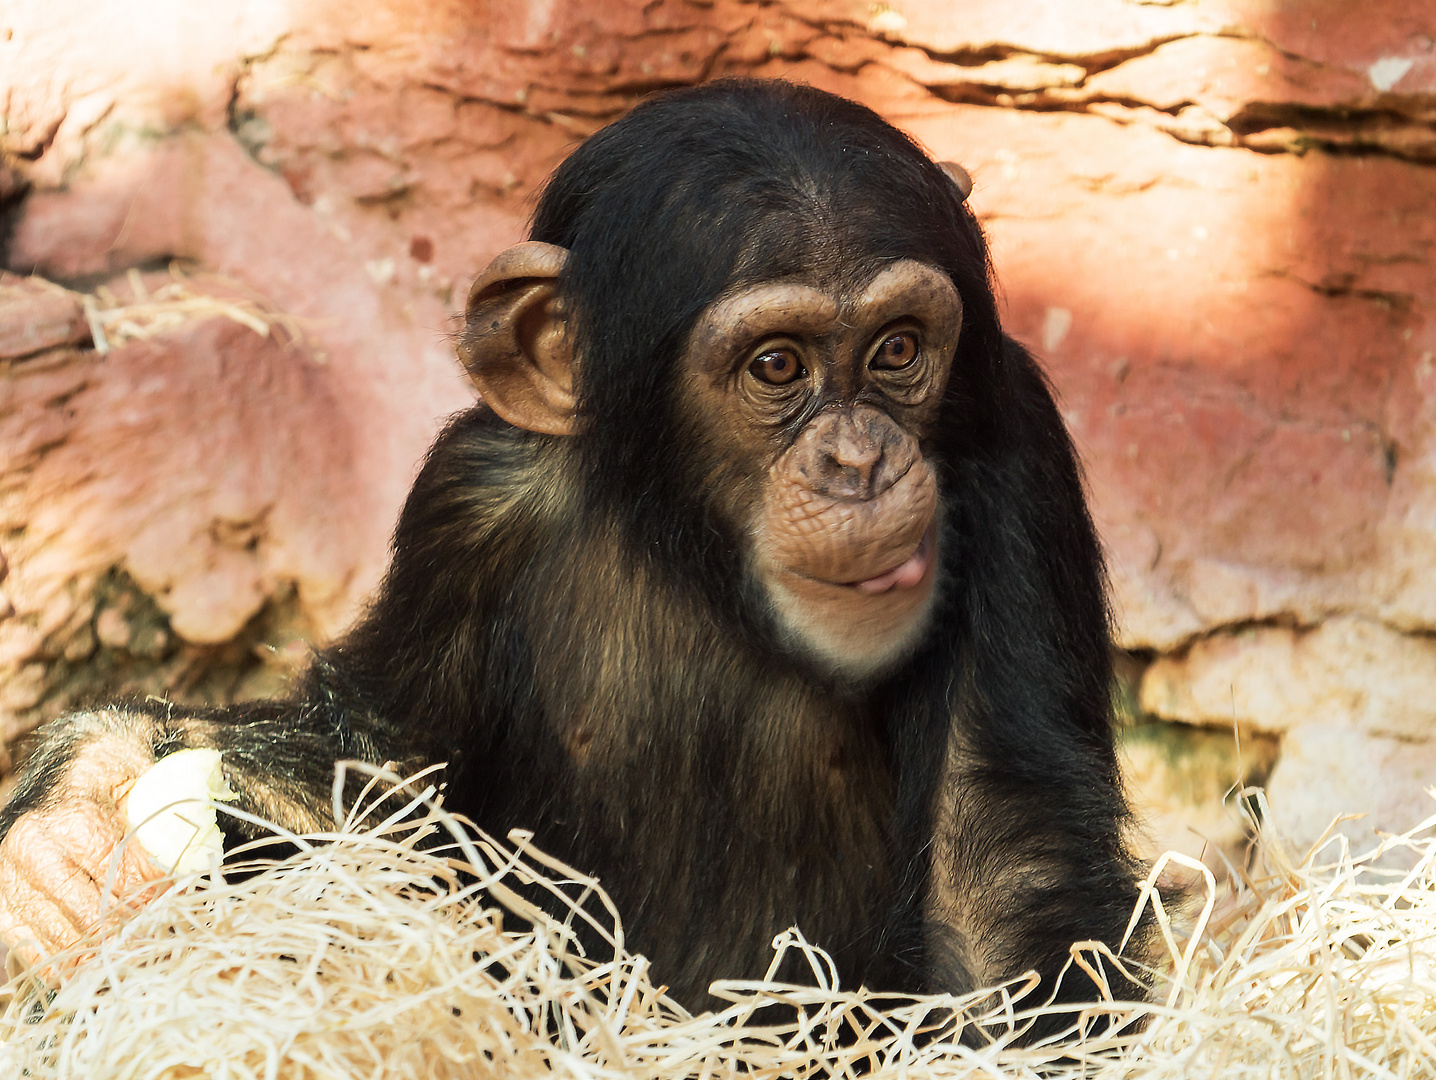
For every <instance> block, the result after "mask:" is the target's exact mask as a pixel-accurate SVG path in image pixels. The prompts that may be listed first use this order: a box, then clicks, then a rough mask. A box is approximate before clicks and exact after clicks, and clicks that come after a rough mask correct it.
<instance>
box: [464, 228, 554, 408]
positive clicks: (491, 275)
mask: <svg viewBox="0 0 1436 1080" xmlns="http://www.w3.org/2000/svg"><path fill="white" fill-rule="evenodd" d="M567 259H568V251H567V249H565V248H561V247H555V246H554V245H553V244H540V243H537V242H536V241H529V242H528V243H524V244H517V245H515V246H514V247H511V248H509V249H508V250H507V251H505V252H503V253H502V254H500V255H499V257H498V258H496V259H495V260H494V261H493V262H491V263H489V267H488V269H487V270H485V271H484V272H483V273H482V274H480V275H479V277H478V280H477V281H475V282H474V287H473V288H472V289H470V290H469V302H468V306H467V309H466V310H465V313H464V332H463V336H462V337H461V338H460V339H459V359H460V360H462V361H463V364H464V369H465V370H466V371H468V373H469V378H470V379H472V380H473V381H474V385H475V386H477V387H478V388H479V394H480V395H482V397H483V399H484V402H485V403H486V404H487V405H488V406H489V408H491V409H493V410H494V412H496V413H498V414H499V416H501V417H503V418H504V419H505V420H507V421H508V422H509V423H510V424H513V425H514V426H515V427H521V428H524V429H526V430H528V431H541V432H544V433H545V434H547V435H568V434H570V433H571V432H572V431H573V423H574V400H573V340H572V337H571V336H570V335H569V333H568V328H567V326H566V324H565V320H564V316H563V313H562V311H561V309H560V303H559V299H558V276H559V273H560V272H561V271H562V270H563V264H564V263H565V262H566V261H567Z"/></svg>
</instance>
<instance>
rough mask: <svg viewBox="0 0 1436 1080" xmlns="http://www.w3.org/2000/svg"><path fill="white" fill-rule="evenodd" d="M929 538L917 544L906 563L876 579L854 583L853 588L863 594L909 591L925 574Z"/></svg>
mask: <svg viewBox="0 0 1436 1080" xmlns="http://www.w3.org/2000/svg"><path fill="white" fill-rule="evenodd" d="M931 537H932V534H931V533H929V534H928V535H926V536H924V537H923V538H922V543H920V544H918V546H917V550H916V551H914V552H913V553H912V554H911V555H909V556H908V558H907V561H906V562H904V563H902V564H901V565H899V566H895V567H893V568H892V569H891V570H888V571H886V572H885V573H882V574H879V575H878V576H877V577H874V578H868V579H867V580H866V581H858V582H854V584H853V587H854V588H855V589H857V590H858V591H859V592H865V593H885V592H887V591H888V590H889V589H911V588H912V587H913V586H914V585H916V584H917V583H918V582H920V581H921V580H922V576H923V574H925V573H927V562H928V558H929V556H930V553H931V551H932V539H931Z"/></svg>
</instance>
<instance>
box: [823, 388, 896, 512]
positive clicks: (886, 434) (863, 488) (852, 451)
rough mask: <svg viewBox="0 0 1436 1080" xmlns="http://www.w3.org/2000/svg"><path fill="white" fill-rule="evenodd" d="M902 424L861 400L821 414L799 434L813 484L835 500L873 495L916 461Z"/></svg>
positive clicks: (877, 493) (865, 498)
mask: <svg viewBox="0 0 1436 1080" xmlns="http://www.w3.org/2000/svg"><path fill="white" fill-rule="evenodd" d="M909 442H911V440H910V439H907V438H905V436H904V433H903V430H902V428H900V427H899V426H898V425H897V424H896V423H895V422H894V421H893V419H892V417H890V416H888V415H887V414H886V413H885V412H883V411H882V410H881V409H875V408H872V407H871V406H863V405H860V406H858V407H856V408H854V409H845V410H843V411H841V412H832V413H828V414H826V415H823V416H819V417H818V418H817V419H816V420H814V421H813V422H812V424H811V425H809V427H808V430H807V431H806V432H804V433H803V436H802V437H801V438H800V439H799V443H800V445H802V444H806V445H805V446H802V449H801V451H800V461H801V466H800V468H801V470H802V473H803V476H804V478H805V480H806V481H807V483H808V485H809V487H811V488H812V490H813V491H814V492H816V493H817V494H819V495H825V496H827V497H829V498H833V499H861V500H867V499H875V498H877V497H878V496H879V495H881V494H882V493H883V492H884V491H886V490H887V489H888V488H890V487H892V485H893V484H894V483H896V482H897V481H898V480H899V479H900V478H901V477H902V475H903V473H905V472H906V471H907V470H908V467H909V466H910V465H911V464H912V460H913V457H914V455H915V451H914V450H913V449H912V448H910V447H908V446H907V444H908V443H909Z"/></svg>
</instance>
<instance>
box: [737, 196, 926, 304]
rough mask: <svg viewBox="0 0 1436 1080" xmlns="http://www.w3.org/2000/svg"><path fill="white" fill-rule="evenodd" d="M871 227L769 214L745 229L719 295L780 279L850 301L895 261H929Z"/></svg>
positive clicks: (850, 222)
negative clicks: (740, 246)
mask: <svg viewBox="0 0 1436 1080" xmlns="http://www.w3.org/2000/svg"><path fill="white" fill-rule="evenodd" d="M874 232H875V230H871V229H870V228H864V227H863V224H862V223H859V222H853V221H846V222H845V221H833V220H831V219H830V220H827V221H821V220H813V219H811V218H809V219H808V220H794V219H793V218H791V217H789V216H787V215H773V216H771V217H769V218H768V219H767V220H765V221H764V222H762V223H761V224H760V225H759V226H758V227H757V228H755V229H753V230H752V232H750V234H749V236H748V238H747V242H746V243H745V244H744V246H743V248H742V250H741V252H740V254H739V257H738V260H737V263H736V265H735V266H734V269H733V273H732V274H731V275H730V277H729V279H728V281H727V283H726V286H725V288H724V290H723V294H722V295H724V296H728V295H731V294H733V293H734V292H737V291H739V290H742V289H744V288H748V287H751V286H753V285H756V284H760V283H766V282H781V283H789V284H794V285H807V286H810V287H812V288H814V289H817V290H818V291H819V292H822V293H825V294H826V295H828V296H830V297H833V298H834V299H836V300H838V301H840V302H845V301H852V300H855V299H856V298H857V297H859V296H861V295H862V294H863V292H864V290H865V289H866V288H867V287H868V284H869V283H870V282H871V281H872V280H873V278H874V277H876V276H877V274H878V273H879V272H880V271H881V270H883V269H884V268H886V267H888V266H891V265H892V264H893V263H895V262H898V261H900V260H903V259H913V260H915V261H917V262H926V263H929V264H931V263H932V262H933V260H932V259H931V258H930V257H925V256H927V253H926V252H921V251H915V250H907V249H906V248H905V246H903V245H901V244H900V243H898V242H896V238H895V237H893V236H892V235H891V234H889V235H887V236H877V235H874Z"/></svg>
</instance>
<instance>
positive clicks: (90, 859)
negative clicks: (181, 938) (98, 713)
mask: <svg viewBox="0 0 1436 1080" xmlns="http://www.w3.org/2000/svg"><path fill="white" fill-rule="evenodd" d="M70 750H71V756H70V757H69V759H68V761H64V762H59V763H50V765H49V768H47V769H46V770H45V771H46V773H47V774H48V775H51V776H54V779H53V782H52V783H51V784H50V785H49V789H48V790H46V791H45V792H44V793H43V795H41V796H40V797H39V799H38V801H37V802H36V804H35V805H34V806H33V808H32V809H28V810H25V811H24V812H22V813H21V814H20V816H19V817H18V818H16V819H15V822H14V824H13V825H12V826H11V827H10V830H9V832H8V834H7V835H6V836H5V838H4V841H3V842H0V938H3V939H4V941H5V942H6V944H8V945H9V946H10V947H11V948H12V949H15V950H17V951H18V953H19V955H20V957H21V959H23V960H24V961H25V962H27V963H36V962H39V961H41V960H44V959H46V958H48V957H49V956H51V955H53V954H55V953H58V952H61V951H63V950H65V949H68V948H70V947H72V946H74V945H76V944H77V943H79V942H80V941H81V940H82V939H83V938H84V937H85V936H86V935H87V934H88V933H90V932H92V931H93V930H95V929H96V928H97V926H98V923H99V920H100V919H101V917H102V916H106V915H111V914H115V913H122V912H124V911H125V910H132V909H134V908H137V907H139V906H140V905H141V904H143V903H144V902H146V901H147V900H149V899H152V898H153V897H154V896H155V895H156V894H157V893H158V887H151V888H149V889H143V888H142V887H143V886H144V884H145V882H148V881H154V880H155V879H157V878H160V877H162V876H163V871H162V870H161V869H160V868H159V867H158V866H156V865H155V864H154V863H153V862H152V861H151V860H150V858H149V856H148V855H146V854H145V851H144V849H143V848H142V847H140V845H139V844H138V843H135V842H134V841H133V840H131V842H130V843H128V844H125V845H124V847H123V848H120V843H121V841H122V840H123V839H124V836H125V814H124V797H125V794H126V793H127V792H128V790H129V788H130V786H131V785H132V784H133V782H134V780H135V779H136V778H137V777H138V776H139V775H140V774H141V773H142V772H144V771H145V769H147V768H148V767H149V766H150V765H151V764H153V760H152V758H151V757H150V756H149V755H148V754H147V753H146V752H145V750H144V749H143V748H142V746H141V745H137V744H136V742H135V741H134V740H132V739H127V738H124V737H123V736H121V735H120V734H119V733H115V732H104V733H100V734H95V733H93V732H90V733H87V735H86V737H84V738H83V740H82V741H80V742H79V743H78V745H72V746H71V748H70ZM56 773H58V775H56ZM34 775H35V774H34V773H33V772H32V774H31V777H32V778H33V777H34ZM25 794H26V792H25V791H24V789H23V782H22V789H21V790H20V791H19V792H17V796H16V797H17V798H21V797H23V796H24V795H25ZM117 849H119V854H118V858H117V859H116V851H117ZM112 860H114V865H113V866H112V865H111V863H112ZM117 899H118V900H120V901H122V902H123V903H122V904H121V906H120V907H118V908H117V907H116V906H115V905H116V900H117ZM69 966H71V965H70V964H65V965H62V966H61V969H60V970H59V971H55V970H53V969H52V970H49V971H47V972H46V977H47V978H54V977H57V976H58V975H60V974H63V970H64V968H66V967H69Z"/></svg>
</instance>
